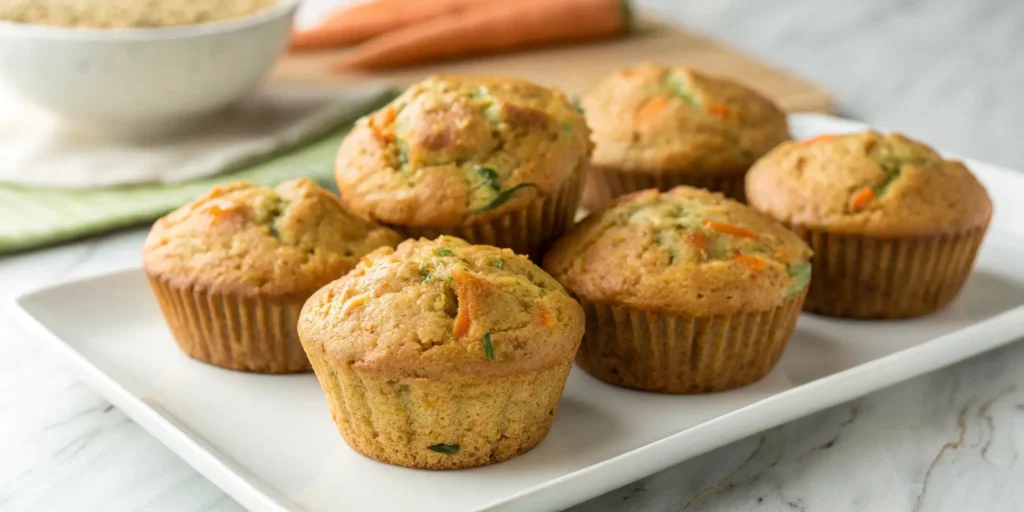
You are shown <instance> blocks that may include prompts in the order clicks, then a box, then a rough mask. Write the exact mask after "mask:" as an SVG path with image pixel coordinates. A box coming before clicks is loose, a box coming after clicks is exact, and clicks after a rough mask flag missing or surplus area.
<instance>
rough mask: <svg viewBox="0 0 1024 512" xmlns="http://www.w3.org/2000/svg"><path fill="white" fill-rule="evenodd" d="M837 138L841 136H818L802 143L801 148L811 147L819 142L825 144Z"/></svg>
mask: <svg viewBox="0 0 1024 512" xmlns="http://www.w3.org/2000/svg"><path fill="white" fill-rule="evenodd" d="M837 137H839V136H838V135H832V134H826V135H818V136H817V137H812V138H810V139H807V140H805V141H803V142H801V143H800V145H801V146H810V145H812V144H817V143H819V142H825V141H829V140H833V139H835V138H837Z"/></svg>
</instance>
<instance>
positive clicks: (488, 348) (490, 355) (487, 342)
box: [484, 332, 494, 361]
mask: <svg viewBox="0 0 1024 512" xmlns="http://www.w3.org/2000/svg"><path fill="white" fill-rule="evenodd" d="M484 355H486V356H487V360H488V361H494V344H493V343H492V342H491V333H489V332H488V333H485V334H484Z"/></svg>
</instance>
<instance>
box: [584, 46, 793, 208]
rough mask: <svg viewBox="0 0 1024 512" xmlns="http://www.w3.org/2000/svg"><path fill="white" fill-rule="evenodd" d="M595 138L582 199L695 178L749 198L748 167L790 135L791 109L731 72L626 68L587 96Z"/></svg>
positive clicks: (596, 201)
mask: <svg viewBox="0 0 1024 512" xmlns="http://www.w3.org/2000/svg"><path fill="white" fill-rule="evenodd" d="M582 105H583V110H584V113H585V115H586V119H587V123H588V124H589V125H590V128H591V130H593V139H594V143H595V147H594V156H593V159H592V167H591V171H590V174H589V176H590V177H589V179H588V182H587V188H586V191H585V192H584V205H585V206H586V207H587V208H597V207H599V206H601V205H603V204H605V203H607V202H608V201H610V200H611V199H613V198H615V197H617V196H620V195H622V194H626V193H629V192H632V191H635V190H642V189H647V188H656V189H659V190H669V189H671V188H672V187H675V186H677V185H690V186H694V187H699V188H706V189H709V190H713V191H716V192H722V193H723V194H725V195H726V196H728V197H731V198H733V199H737V200H742V199H743V175H744V173H746V171H747V169H748V168H750V166H751V165H752V164H753V163H754V161H756V160H757V159H758V158H759V157H761V156H762V155H764V154H765V153H767V152H768V151H769V150H771V149H772V148H773V147H775V146H776V145H778V144H779V143H781V142H783V141H785V140H788V139H789V127H788V125H787V123H786V115H785V113H783V112H782V111H781V110H779V108H778V107H777V106H775V104H774V103H772V102H771V100H769V99H767V98H765V97H764V96H762V95H760V94H758V93H757V92H755V91H753V90H751V89H749V88H747V87H745V86H743V85H740V84H738V83H736V82H734V81H732V80H728V79H724V78H716V77H711V76H707V75H704V74H701V73H698V72H696V71H694V70H692V69H689V68H685V67H679V66H670V67H666V66H662V65H659V64H654V63H644V64H641V65H639V66H637V67H633V68H627V69H622V70H620V71H618V72H616V73H615V74H613V75H611V76H610V77H608V78H606V79H605V80H604V81H602V82H601V83H600V84H598V85H597V87H595V88H594V89H593V90H592V91H591V92H590V93H589V94H588V95H587V96H586V97H584V99H583V101H582Z"/></svg>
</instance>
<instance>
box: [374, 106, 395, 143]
mask: <svg viewBox="0 0 1024 512" xmlns="http://www.w3.org/2000/svg"><path fill="white" fill-rule="evenodd" d="M397 115H398V112H397V111H395V107H392V106H388V107H385V108H383V109H381V110H378V111H377V112H374V113H373V114H372V115H370V118H369V119H368V120H367V124H368V125H369V126H370V129H371V130H373V135H374V137H376V138H377V140H380V141H382V142H388V141H390V140H391V138H392V136H393V135H394V133H393V132H391V131H389V130H388V129H387V128H386V127H387V126H388V125H390V124H391V123H393V122H394V121H395V117H396V116H397Z"/></svg>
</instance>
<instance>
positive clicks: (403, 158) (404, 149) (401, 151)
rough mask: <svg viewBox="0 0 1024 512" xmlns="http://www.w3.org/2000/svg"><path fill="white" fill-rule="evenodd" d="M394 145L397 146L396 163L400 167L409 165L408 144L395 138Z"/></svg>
mask: <svg viewBox="0 0 1024 512" xmlns="http://www.w3.org/2000/svg"><path fill="white" fill-rule="evenodd" d="M395 144H396V145H397V146H398V163H399V164H400V165H401V166H402V167H405V166H407V165H409V144H408V143H406V142H405V140H404V139H401V138H398V137H395Z"/></svg>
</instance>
